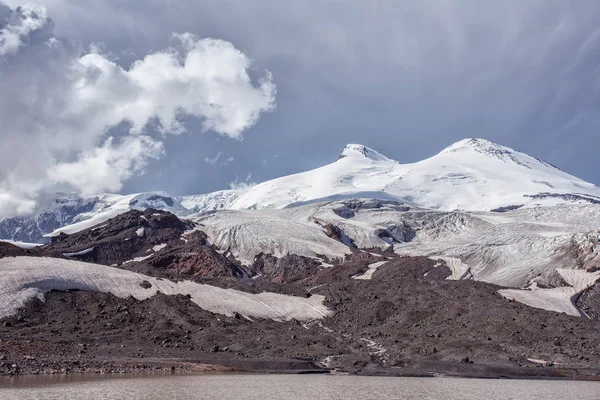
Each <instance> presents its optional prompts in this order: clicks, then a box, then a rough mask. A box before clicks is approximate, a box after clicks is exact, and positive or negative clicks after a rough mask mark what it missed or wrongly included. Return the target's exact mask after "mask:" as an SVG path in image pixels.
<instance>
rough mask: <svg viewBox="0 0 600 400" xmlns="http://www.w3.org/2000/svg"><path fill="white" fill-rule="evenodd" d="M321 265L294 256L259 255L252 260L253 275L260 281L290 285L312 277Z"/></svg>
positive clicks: (306, 258) (310, 259)
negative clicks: (256, 275) (257, 276)
mask: <svg viewBox="0 0 600 400" xmlns="http://www.w3.org/2000/svg"><path fill="white" fill-rule="evenodd" d="M321 268H322V267H321V263H320V262H318V261H317V260H314V259H312V258H308V257H302V256H298V255H295V254H292V255H287V256H284V257H281V258H277V257H274V256H272V255H270V254H263V253H260V254H259V255H257V256H256V258H255V260H254V265H253V269H254V273H257V274H260V275H261V277H260V279H262V280H267V281H269V282H273V283H292V282H297V281H300V280H303V279H306V278H307V277H311V276H314V275H315V274H316V273H317V271H319V270H320V269H321Z"/></svg>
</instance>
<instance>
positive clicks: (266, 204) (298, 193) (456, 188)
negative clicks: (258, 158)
mask: <svg viewBox="0 0 600 400" xmlns="http://www.w3.org/2000/svg"><path fill="white" fill-rule="evenodd" d="M349 197H367V198H379V199H389V200H397V201H402V202H406V203H411V204H415V205H418V206H421V207H425V208H431V209H438V210H455V209H459V210H469V211H489V210H494V209H500V210H502V209H503V208H506V207H509V208H519V207H522V206H525V205H554V204H561V203H567V202H580V203H600V188H598V187H596V186H595V185H593V184H591V183H588V182H585V181H583V180H581V179H579V178H576V177H574V176H572V175H569V174H567V173H565V172H563V171H561V170H559V169H558V168H556V167H554V166H552V165H550V164H548V163H545V162H543V161H540V160H538V159H536V158H534V157H531V156H529V155H527V154H524V153H521V152H518V151H516V150H513V149H510V148H508V147H505V146H501V145H499V144H496V143H492V142H490V141H488V140H484V139H464V140H461V141H459V142H457V143H455V144H453V145H451V146H449V147H447V148H446V149H444V150H442V151H441V152H440V153H439V154H437V155H435V156H433V157H431V158H428V159H426V160H423V161H419V162H416V163H412V164H401V163H399V162H397V161H394V160H390V159H389V158H387V157H385V156H384V155H382V154H380V153H378V152H377V151H375V150H372V149H369V148H368V147H365V146H362V145H357V144H349V145H347V146H346V148H345V149H344V151H343V152H342V154H341V156H340V157H339V159H338V160H337V161H335V162H334V163H331V164H328V165H325V166H324V167H320V168H317V169H314V170H311V171H307V172H302V173H299V174H295V175H290V176H285V177H282V178H278V179H273V180H270V181H267V182H263V183H261V184H258V185H256V186H254V187H253V188H252V189H251V190H249V191H248V192H247V193H245V194H244V195H242V196H240V198H239V199H237V200H236V201H235V202H234V203H233V204H232V206H231V208H233V209H250V208H283V207H288V206H290V205H297V204H299V203H306V202H314V201H320V200H327V199H340V198H349Z"/></svg>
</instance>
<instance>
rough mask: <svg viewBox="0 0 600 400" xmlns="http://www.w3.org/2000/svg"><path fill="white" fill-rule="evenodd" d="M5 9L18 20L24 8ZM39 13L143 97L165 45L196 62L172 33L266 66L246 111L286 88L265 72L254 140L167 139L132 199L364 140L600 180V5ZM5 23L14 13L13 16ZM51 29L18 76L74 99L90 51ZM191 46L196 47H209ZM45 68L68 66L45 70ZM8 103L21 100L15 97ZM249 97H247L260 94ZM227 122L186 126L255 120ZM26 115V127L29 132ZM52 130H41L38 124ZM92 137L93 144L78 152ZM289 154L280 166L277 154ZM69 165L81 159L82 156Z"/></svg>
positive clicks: (194, 0) (27, 50) (290, 168)
mask: <svg viewBox="0 0 600 400" xmlns="http://www.w3.org/2000/svg"><path fill="white" fill-rule="evenodd" d="M5 1H6V2H7V4H10V6H11V7H13V8H14V7H15V6H17V5H20V4H24V2H22V1H19V0H5ZM39 3H40V4H43V5H45V6H46V7H47V9H48V12H47V14H48V15H50V16H51V17H52V18H53V20H54V21H55V24H56V28H55V32H56V35H57V36H59V37H68V38H70V39H71V41H72V42H75V43H81V44H82V45H83V47H84V48H88V47H89V45H90V44H92V43H100V42H101V43H102V45H101V46H99V48H101V49H103V51H101V52H100V53H101V54H103V56H102V57H103V58H104V59H106V60H107V62H108V63H112V64H113V65H114V66H113V67H112V69H113V70H114V71H118V72H115V77H116V78H118V79H125V82H126V87H131V86H130V85H131V84H132V80H131V77H132V74H131V71H132V70H133V69H134V67H132V66H131V65H132V63H134V62H135V61H136V60H141V61H140V62H144V61H145V57H146V55H148V54H154V53H156V52H157V49H164V48H170V47H176V48H177V49H178V50H177V52H178V53H180V54H181V53H185V52H186V51H188V50H186V45H185V43H186V40H187V39H185V38H180V39H173V38H172V36H171V35H172V32H190V33H191V34H194V35H196V37H197V38H206V37H212V38H220V39H222V40H224V41H226V42H227V43H232V44H233V46H235V49H239V50H241V51H243V52H244V54H248V55H250V56H251V57H252V59H253V60H254V63H253V64H251V65H250V64H247V65H246V67H244V71H245V73H246V74H247V75H249V76H250V77H251V78H253V79H251V81H252V82H254V84H253V85H252V87H253V89H254V91H250V93H252V94H253V95H252V96H250V99H251V100H244V104H245V101H250V104H253V106H252V107H251V109H254V110H256V109H261V107H264V108H267V109H268V108H269V107H270V106H269V105H268V104H270V103H269V102H265V101H263V100H264V99H268V98H269V97H272V96H269V95H267V96H264V93H269V92H271V88H270V84H267V85H266V86H265V85H264V84H261V82H260V78H261V77H264V78H265V79H266V80H267V82H270V81H269V77H268V75H267V76H265V74H264V73H263V72H262V71H264V70H265V69H268V70H269V71H271V72H272V73H273V76H274V77H275V80H276V82H277V111H276V112H273V113H269V114H263V116H262V117H261V119H260V121H259V122H258V123H256V124H255V125H253V126H247V127H246V128H245V129H246V131H245V134H244V140H243V141H241V140H230V139H228V138H227V137H224V136H223V135H210V134H209V135H179V136H177V137H175V136H173V135H167V136H165V137H156V136H153V138H154V140H157V141H161V142H162V143H163V149H164V152H165V153H166V156H163V157H162V158H161V159H160V160H158V161H152V162H148V163H146V165H145V166H144V167H143V168H142V169H143V170H145V171H146V174H144V175H143V176H136V177H135V178H130V179H129V180H127V181H125V184H124V187H123V189H122V190H123V191H125V192H132V191H141V190H148V189H151V188H160V189H163V190H166V191H168V192H171V193H173V194H191V193H200V192H207V191H211V190H216V189H220V188H225V187H226V182H230V181H233V180H235V177H236V176H246V175H247V174H248V173H251V174H252V180H253V181H262V180H265V179H269V178H273V177H276V176H280V175H283V174H287V173H292V172H298V171H300V170H303V169H307V168H312V167H316V166H319V165H322V164H324V163H326V162H329V161H332V160H335V158H336V157H337V154H336V153H337V152H339V151H341V149H342V148H343V146H344V145H345V144H346V143H357V142H358V143H363V144H365V145H368V146H371V147H373V148H375V149H377V150H379V151H381V152H382V153H383V154H385V155H387V156H389V157H392V158H395V159H397V160H399V161H401V162H409V161H416V160H418V159H421V158H424V157H427V156H430V155H432V154H434V153H436V152H437V151H439V150H441V149H442V148H444V147H446V146H447V145H449V144H450V143H452V142H454V141H457V140H459V139H462V138H464V137H472V136H475V137H485V138H488V139H491V140H494V141H497V142H499V143H502V144H505V145H508V146H511V147H514V148H517V149H520V150H523V151H526V152H528V153H530V154H532V155H534V156H537V157H540V158H543V159H546V160H548V161H550V162H552V163H553V164H556V165H558V166H559V167H561V168H562V169H564V170H566V171H568V172H570V173H573V174H575V175H577V176H580V177H581V178H584V179H586V180H589V181H593V182H594V183H600V178H599V177H598V176H599V175H598V172H597V171H598V170H600V158H598V157H597V149H598V148H600V135H598V128H599V127H600V113H598V104H600V74H599V71H600V55H599V54H598V52H597V50H596V49H597V48H598V47H599V46H600V6H599V5H598V2H597V1H596V0H579V1H575V2H569V1H554V2H552V1H542V0H531V1H522V0H501V1H497V0H461V1H444V0H407V1H377V0H375V1H359V0H348V1H341V0H324V1H319V2H305V1H285V2H284V1H281V2H276V1H270V0H251V1H250V0H220V1H205V0H178V1H168V0H148V1H145V2H143V3H139V2H131V1H128V0H98V1H93V2H91V1H89V0H68V1H67V0H39ZM1 15H2V12H1V11H0V19H2V17H1ZM36 32H37V33H36V37H37V41H36V43H47V44H46V45H45V48H44V49H42V48H41V47H40V46H39V45H35V44H34V43H32V42H31V40H30V39H27V40H20V42H22V43H24V44H21V45H19V51H18V53H17V54H18V55H19V58H20V59H22V60H23V61H22V62H21V63H20V64H19V65H17V66H15V67H14V68H15V69H18V70H19V71H25V70H26V71H27V74H28V75H29V76H31V79H32V80H33V81H34V82H42V81H44V77H45V76H53V77H54V79H53V82H52V84H49V83H48V82H46V83H44V84H42V85H41V89H39V90H41V91H47V92H48V94H50V93H55V92H54V91H53V89H52V88H54V87H58V88H59V90H62V89H60V88H62V87H63V85H64V83H63V81H66V82H67V83H68V82H70V81H71V79H72V78H71V73H72V71H71V70H68V71H69V72H68V73H65V68H64V67H63V66H64V62H63V61H56V60H62V59H63V58H64V59H66V60H72V59H74V58H75V59H77V60H79V59H80V58H81V55H82V54H84V53H85V52H81V50H80V49H79V48H78V46H77V45H74V44H72V42H69V43H68V44H65V43H66V42H65V41H63V40H61V41H60V44H61V46H57V45H56V43H54V44H52V43H53V41H51V40H50V39H51V37H52V36H53V35H54V34H53V35H50V37H43V35H44V34H46V30H45V28H44V29H40V30H38V31H36ZM187 37H188V38H189V40H191V42H192V43H195V42H194V40H196V39H192V38H193V36H187ZM59 40H60V39H59ZM35 46H37V47H35ZM52 46H54V47H52ZM32 47H35V48H36V52H35V56H34V54H32V51H31V49H32ZM188 48H189V47H188ZM46 53H47V54H46ZM159 53H161V51H159ZM228 54H234V53H232V52H228ZM42 56H43V59H45V60H54V61H48V62H46V63H45V64H42V65H37V61H36V60H38V59H40V57H42ZM177 59H178V60H180V61H181V59H180V58H177ZM26 61H27V62H26ZM180 65H183V64H180ZM7 68H8V69H10V68H11V63H8V64H7V63H6V62H4V63H0V72H2V73H5V71H6V69H7ZM240 68H241V67H240ZM121 71H122V72H121ZM47 74H51V75H47ZM116 78H115V79H116ZM169 82H171V81H169ZM177 82H178V81H177V80H176V81H175V82H174V83H175V84H177ZM2 85H4V83H3V84H2ZM134 87H135V86H134ZM245 87H247V88H248V86H245ZM168 88H172V86H170V85H169V86H168ZM0 89H4V88H0ZM141 90H146V89H144V87H143V86H142V89H141ZM173 90H174V91H176V90H177V89H173ZM17 91H20V88H19V90H17ZM28 91H31V89H24V90H22V92H24V93H25V92H28ZM167 92H168V90H167ZM8 93H9V94H8V95H7V96H6V98H7V99H8V98H10V97H15V95H14V94H13V92H8ZM239 93H240V97H239V98H240V99H242V98H244V99H245V97H244V96H245V95H244V94H243V93H245V92H244V91H240V92H239ZM257 93H258V94H257ZM130 95H131V94H130ZM254 96H257V97H254ZM3 97H4V96H3ZM16 98H17V99H21V98H22V97H20V96H16ZM42 98H46V99H53V100H51V101H50V102H51V103H52V102H60V101H61V100H60V99H55V98H54V97H52V96H51V95H45V96H41V95H40V96H37V97H36V99H37V100H32V99H31V98H30V99H29V100H28V101H29V102H31V104H34V105H35V106H36V107H37V109H36V112H37V113H39V114H40V115H46V114H45V113H44V112H43V110H45V109H46V107H49V106H53V105H52V104H50V105H48V104H46V105H42V103H43V102H42V101H41V100H40V99H42ZM167 98H169V96H167ZM138 99H139V97H138ZM257 99H258V100H257ZM47 101H48V100H47ZM7 102H8V101H7ZM19 102H21V103H22V102H25V100H18V102H16V103H13V102H8V104H6V102H5V101H4V99H0V103H2V104H0V106H2V107H1V108H0V113H2V114H7V115H10V116H14V115H17V113H16V110H20V109H21V107H22V105H21V104H20V103H19ZM134 103H135V102H134ZM31 104H29V103H27V104H26V105H27V106H30V105H31ZM182 105H183V106H184V107H187V108H188V112H190V110H191V113H192V114H193V113H195V112H198V110H200V109H201V108H198V107H196V104H190V103H182ZM57 106H58V105H57ZM94 106H96V104H94ZM100 106H101V107H100V108H101V110H103V111H102V113H106V114H104V115H108V116H109V117H111V118H114V119H115V120H116V119H118V117H119V114H118V112H117V111H115V110H107V109H106V108H104V106H103V103H101V104H100ZM161 106H162V105H161ZM6 107H8V108H6ZM49 108H50V109H52V107H49ZM40 110H42V111H40ZM172 110H173V108H169V107H167V108H166V109H164V110H163V109H160V110H158V111H157V114H156V115H155V117H154V118H152V120H151V121H150V123H151V125H152V126H153V127H155V128H159V127H160V128H161V129H167V130H170V131H174V132H176V131H177V128H178V125H177V123H175V124H170V121H172V118H170V117H171V116H172V115H173V114H171V111H172ZM214 111H215V110H212V109H211V110H208V111H205V109H204V108H202V111H201V112H202V113H206V114H208V115H211V116H212V115H213V114H211V113H210V112H214ZM259 112H260V111H259ZM98 115H101V114H98ZM132 115H134V116H135V117H133V116H132V118H133V119H136V120H137V118H138V117H139V118H140V120H141V121H144V119H145V115H147V113H146V112H145V109H144V108H143V107H142V108H139V107H138V108H136V110H135V112H134V113H133V114H132ZM175 115H177V111H175ZM223 115H226V119H227V121H228V123H227V124H224V123H222V122H218V121H220V117H216V116H215V118H209V119H208V121H213V122H218V123H216V124H215V125H210V124H209V125H206V124H205V122H206V121H205V120H202V119H199V120H198V119H196V118H191V119H190V118H186V117H183V118H179V119H178V121H179V123H184V124H185V126H186V127H187V130H188V131H189V132H191V133H193V132H201V131H203V130H205V129H206V128H207V127H208V128H210V129H227V130H229V131H230V132H233V131H235V127H236V126H238V127H239V126H244V125H243V124H240V123H239V122H236V121H243V120H252V113H251V112H249V111H248V109H246V108H242V111H241V114H237V112H236V113H229V112H227V113H225V114H223ZM238 115H239V116H240V119H238ZM159 117H161V118H162V119H160V120H159V119H158V118H159ZM14 118H15V117H11V118H10V121H12V122H10V123H11V124H13V123H16V122H18V121H15V120H14ZM27 118H30V116H27ZM27 118H25V119H27ZM48 119H49V118H46V117H44V118H39V119H38V118H34V120H35V121H36V122H35V123H41V121H42V120H43V121H47V120H48ZM50 120H51V118H50ZM98 121H100V122H102V120H100V119H99V120H98ZM100 122H98V123H100ZM131 123H132V125H131V126H127V127H125V126H121V125H122V124H119V126H118V129H116V132H110V133H109V134H108V135H114V136H115V140H114V142H113V143H112V144H111V145H112V146H118V144H119V143H120V139H119V135H123V130H126V131H127V130H128V129H130V128H132V127H133V126H134V125H135V121H131ZM31 124H33V122H31ZM113 130H115V129H113ZM19 132H27V130H26V129H20V130H19ZM2 134H3V135H4V133H2ZM92 136H93V135H92ZM230 136H235V137H237V136H236V135H235V134H231V135H230ZM8 140H9V141H13V142H14V143H13V144H14V145H15V146H17V147H18V145H19V141H18V140H16V139H14V138H13V137H12V136H11V137H10V138H8ZM72 140H74V139H70V140H63V142H69V143H70V142H71V141H72ZM86 140H87V141H89V138H88V139H86V138H85V135H82V137H81V138H79V139H77V140H76V142H79V141H86ZM105 140H106V134H105V135H104V136H101V137H100V139H98V137H96V136H94V137H93V140H92V143H91V144H90V143H87V142H86V144H85V145H83V144H78V145H77V146H76V148H77V149H88V151H89V149H94V148H96V147H102V145H103V144H104V141H105ZM51 141H52V140H51ZM24 151H25V152H27V151H31V150H28V149H25V150H24ZM75 152H77V150H76V151H75ZM79 152H81V150H79ZM219 152H222V153H224V154H227V156H228V157H229V156H230V157H233V158H234V159H235V160H234V161H233V162H231V163H227V165H220V164H219V163H216V162H215V164H214V165H211V164H210V163H209V164H207V163H206V162H205V160H206V159H209V160H211V159H213V158H214V157H215V155H216V154H218V153H219ZM276 154H279V155H280V156H279V157H277V158H273V156H274V155H276ZM52 155H53V154H52ZM174 155H176V156H174ZM65 157H70V158H69V160H68V161H69V162H73V161H75V160H76V159H77V154H68V155H66V156H65ZM31 158H34V157H29V158H28V159H31ZM42 158H44V157H42ZM263 160H265V161H266V163H265V162H263ZM50 161H51V162H52V160H50ZM147 161H149V160H147ZM11 163H12V164H11V165H16V164H18V160H17V161H14V160H13V161H12V162H11ZM25 169H27V166H20V167H19V170H20V171H23V170H25ZM5 181H6V179H5ZM26 187H29V186H26Z"/></svg>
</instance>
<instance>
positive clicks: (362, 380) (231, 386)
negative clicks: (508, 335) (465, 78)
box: [0, 374, 600, 400]
mask: <svg viewBox="0 0 600 400" xmlns="http://www.w3.org/2000/svg"><path fill="white" fill-rule="evenodd" d="M0 399H2V400H4V399H6V400H15V399H19V400H28V399H36V400H42V399H51V400H74V399H86V400H95V399H102V400H112V399H115V400H116V399H119V400H122V399H146V400H159V399H160V400H164V399H166V400H180V399H181V400H184V399H185V400H190V399H202V400H227V399H246V400H254V399H256V400H287V399H294V400H304V399H306V400H309V399H310V400H318V399H327V400H337V399H340V400H341V399H344V400H386V399H394V400H404V399H406V400H409V399H415V400H416V399H419V400H423V399H444V400H459V399H461V400H462V399H484V400H496V399H498V400H500V399H501V400H510V399H515V400H530V399H531V400H533V399H535V400H540V399H578V400H598V399H600V382H579V381H547V380H544V381H541V380H483V379H458V378H383V377H360V376H340V375H337V376H336V375H332V376H327V375H237V374H231V375H172V376H169V375H167V376H165V375H157V376H145V377H143V376H142V377H118V378H114V377H113V378H90V377H76V376H71V377H56V376H46V377H27V378H17V379H12V380H10V379H3V380H0Z"/></svg>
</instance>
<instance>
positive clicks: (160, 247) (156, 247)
mask: <svg viewBox="0 0 600 400" xmlns="http://www.w3.org/2000/svg"><path fill="white" fill-rule="evenodd" d="M165 247H167V244H166V243H161V244H157V245H156V246H154V247H153V248H152V250H154V251H155V252H159V251H161V250H162V249H164V248H165Z"/></svg>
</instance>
